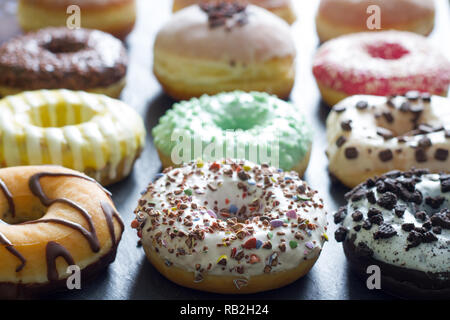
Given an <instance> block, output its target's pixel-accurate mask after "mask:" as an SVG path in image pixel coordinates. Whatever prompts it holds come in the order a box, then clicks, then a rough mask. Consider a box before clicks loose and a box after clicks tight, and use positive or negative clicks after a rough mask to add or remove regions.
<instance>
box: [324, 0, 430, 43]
mask: <svg viewBox="0 0 450 320" xmlns="http://www.w3.org/2000/svg"><path fill="white" fill-rule="evenodd" d="M371 6H377V7H378V10H379V11H378V12H379V15H380V18H379V22H380V29H373V31H379V30H389V29H395V30H400V31H409V32H415V33H418V34H421V35H424V36H426V35H428V34H429V33H430V32H431V31H432V30H433V27H434V15H435V8H434V1H433V0H420V1H417V0H393V1H385V0H321V1H320V5H319V9H318V11H317V15H316V29H317V34H318V35H319V38H320V41H321V42H325V41H328V40H330V39H332V38H336V37H339V36H341V35H344V34H348V33H356V32H364V31H369V30H370V29H369V27H368V23H369V25H370V23H372V19H371V17H372V16H373V14H374V12H373V11H372V10H369V9H370V8H371Z"/></svg>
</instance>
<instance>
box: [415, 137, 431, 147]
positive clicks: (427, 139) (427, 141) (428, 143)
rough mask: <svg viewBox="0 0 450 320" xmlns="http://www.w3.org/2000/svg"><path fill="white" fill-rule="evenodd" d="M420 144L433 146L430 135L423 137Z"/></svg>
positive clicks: (420, 145) (421, 145)
mask: <svg viewBox="0 0 450 320" xmlns="http://www.w3.org/2000/svg"><path fill="white" fill-rule="evenodd" d="M418 146H419V147H420V148H428V147H431V140H430V138H428V137H423V138H421V139H420V140H419V142H418Z"/></svg>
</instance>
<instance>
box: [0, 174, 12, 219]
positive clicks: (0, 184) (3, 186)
mask: <svg viewBox="0 0 450 320" xmlns="http://www.w3.org/2000/svg"><path fill="white" fill-rule="evenodd" d="M0 189H2V192H3V194H4V195H5V197H6V200H7V201H8V205H9V211H10V212H11V215H12V216H13V217H15V216H16V206H15V205H14V201H13V197H12V195H11V192H10V191H9V189H8V187H7V186H6V184H5V182H4V181H3V180H2V179H0Z"/></svg>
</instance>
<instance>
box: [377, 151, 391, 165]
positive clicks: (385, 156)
mask: <svg viewBox="0 0 450 320" xmlns="http://www.w3.org/2000/svg"><path fill="white" fill-rule="evenodd" d="M393 157H394V154H393V153H392V151H391V150H390V149H385V150H382V151H380V153H378V158H379V159H380V160H381V161H383V162H387V161H390V160H392V158H393Z"/></svg>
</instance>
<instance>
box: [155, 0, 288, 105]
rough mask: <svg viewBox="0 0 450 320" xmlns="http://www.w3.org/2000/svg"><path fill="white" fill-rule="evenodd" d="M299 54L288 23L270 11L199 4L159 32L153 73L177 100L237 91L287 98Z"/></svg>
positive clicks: (176, 16)
mask: <svg viewBox="0 0 450 320" xmlns="http://www.w3.org/2000/svg"><path fill="white" fill-rule="evenodd" d="M295 55H296V52H295V46H294V41H293V39H292V36H291V33H290V28H289V25H288V24H287V23H286V22H285V21H283V20H282V19H280V18H278V17H277V16H275V15H274V14H272V13H270V12H268V11H267V10H264V9H262V8H260V7H257V6H253V5H248V6H246V5H239V4H236V3H220V4H201V5H193V6H190V7H187V8H184V9H182V10H180V11H178V12H177V13H175V14H174V15H173V16H172V18H171V19H170V20H169V21H168V22H167V23H166V24H165V25H164V26H163V27H162V29H161V30H160V31H159V32H158V34H157V36H156V40H155V44H154V63H153V71H154V74H155V76H156V78H157V79H158V80H159V82H160V83H161V85H162V87H163V89H164V90H165V91H166V93H167V94H169V95H170V96H172V97H173V98H175V99H178V100H188V99H190V98H192V97H198V96H201V95H202V94H210V95H213V94H217V93H220V92H223V91H233V90H243V91H263V92H269V93H272V94H276V95H277V96H279V97H280V98H286V97H288V96H289V94H290V92H291V90H292V87H293V84H294V77H295V61H294V60H295Z"/></svg>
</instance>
